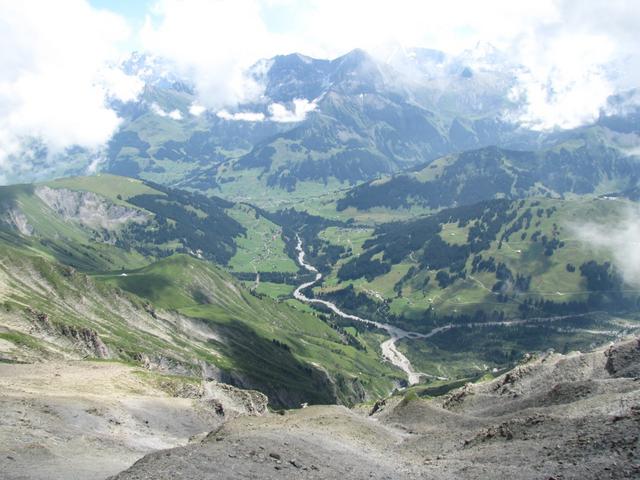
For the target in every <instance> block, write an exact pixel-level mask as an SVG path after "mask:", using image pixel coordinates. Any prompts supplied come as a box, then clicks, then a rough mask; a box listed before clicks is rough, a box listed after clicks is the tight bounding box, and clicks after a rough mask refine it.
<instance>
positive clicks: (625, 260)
mask: <svg viewBox="0 0 640 480" xmlns="http://www.w3.org/2000/svg"><path fill="white" fill-rule="evenodd" d="M572 229H573V230H574V232H575V234H576V235H577V237H578V238H579V239H580V240H582V241H583V242H585V243H587V244H589V245H591V246H593V247H596V248H599V249H603V250H605V251H606V252H607V253H608V254H610V255H611V256H612V257H613V260H614V263H615V266H616V268H617V269H618V270H619V271H620V272H621V273H622V275H623V277H624V279H625V281H626V282H627V283H628V284H629V285H633V286H634V287H638V288H640V207H638V206H633V207H631V206H629V207H628V209H627V210H626V211H625V212H624V214H623V216H622V218H621V219H619V220H618V221H616V222H615V224H614V225H602V224H601V223H587V224H585V225H581V226H575V225H574V226H573V227H572Z"/></svg>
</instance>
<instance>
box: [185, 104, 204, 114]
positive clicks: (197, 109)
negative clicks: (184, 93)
mask: <svg viewBox="0 0 640 480" xmlns="http://www.w3.org/2000/svg"><path fill="white" fill-rule="evenodd" d="M206 111H207V109H206V107H204V106H203V105H198V104H197V103H192V104H191V105H190V106H189V113H190V114H191V115H193V116H194V117H199V116H200V115H202V114H203V113H204V112H206Z"/></svg>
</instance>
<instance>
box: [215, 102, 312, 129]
mask: <svg viewBox="0 0 640 480" xmlns="http://www.w3.org/2000/svg"><path fill="white" fill-rule="evenodd" d="M317 106H318V105H317V104H316V103H315V102H310V101H309V100H307V99H306V98H296V99H294V100H293V109H292V110H289V109H288V108H287V107H286V106H285V105H283V104H281V103H272V104H270V105H269V106H268V108H267V109H268V110H269V115H265V114H264V113H262V112H236V113H230V112H229V111H228V110H226V109H222V110H219V111H218V113H216V116H217V117H218V118H222V119H223V120H231V121H242V122H263V121H265V120H266V121H271V122H278V123H293V122H302V121H303V120H304V119H305V118H306V117H307V113H309V112H312V111H314V110H315V109H316V108H317Z"/></svg>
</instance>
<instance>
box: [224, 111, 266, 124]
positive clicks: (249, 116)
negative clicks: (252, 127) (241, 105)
mask: <svg viewBox="0 0 640 480" xmlns="http://www.w3.org/2000/svg"><path fill="white" fill-rule="evenodd" d="M216 116H217V117H218V118H222V119H223V120H232V121H241V122H262V121H264V119H265V116H264V113H261V112H236V113H229V112H228V111H227V110H224V109H223V110H220V111H219V112H218V113H216Z"/></svg>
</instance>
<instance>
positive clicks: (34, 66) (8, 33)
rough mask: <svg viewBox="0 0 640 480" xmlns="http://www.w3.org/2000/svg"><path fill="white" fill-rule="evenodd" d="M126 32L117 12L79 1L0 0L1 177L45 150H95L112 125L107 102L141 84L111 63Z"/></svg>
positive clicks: (132, 93)
mask: <svg viewBox="0 0 640 480" xmlns="http://www.w3.org/2000/svg"><path fill="white" fill-rule="evenodd" d="M129 34H130V31H129V29H128V27H127V25H126V23H125V22H124V20H123V19H122V18H120V17H118V16H117V15H115V14H112V13H109V12H107V11H104V10H96V9H94V8H92V7H91V6H90V5H89V4H88V3H87V2H86V1H84V0H66V1H63V2H36V1H30V0H25V1H20V2H12V1H8V0H0V38H1V39H2V43H3V45H4V47H3V48H2V49H0V65H1V66H2V68H0V168H2V169H3V172H4V176H5V179H6V178H11V177H12V175H13V174H12V172H15V173H21V172H23V173H24V171H25V169H28V167H29V165H30V162H32V161H36V160H41V159H42V156H43V155H44V152H45V151H46V152H47V154H48V157H49V158H50V159H52V157H54V156H56V155H57V154H60V153H62V152H63V151H64V150H65V149H66V148H67V147H70V146H73V145H78V146H81V147H85V148H87V149H90V150H95V149H98V148H100V147H101V146H102V145H104V143H105V142H107V141H108V140H109V138H110V137H111V135H112V133H113V132H114V131H115V130H116V128H117V127H118V125H119V123H120V119H119V118H118V116H117V114H116V112H115V111H113V110H112V109H111V108H110V107H109V100H111V99H118V100H122V101H127V100H131V99H133V98H135V97H136V96H137V95H138V93H139V92H140V88H141V87H142V85H141V82H139V81H137V80H136V79H135V78H132V77H128V76H127V75H124V74H123V73H122V72H120V71H119V70H118V69H116V68H115V67H114V66H113V65H115V62H116V60H117V59H118V56H119V51H118V45H119V43H120V42H122V41H124V40H126V38H127V37H128V36H129ZM34 146H37V148H34Z"/></svg>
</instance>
